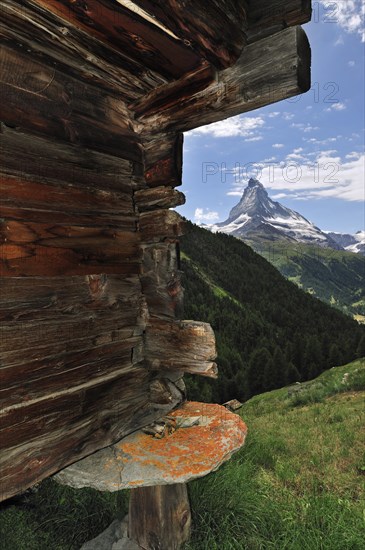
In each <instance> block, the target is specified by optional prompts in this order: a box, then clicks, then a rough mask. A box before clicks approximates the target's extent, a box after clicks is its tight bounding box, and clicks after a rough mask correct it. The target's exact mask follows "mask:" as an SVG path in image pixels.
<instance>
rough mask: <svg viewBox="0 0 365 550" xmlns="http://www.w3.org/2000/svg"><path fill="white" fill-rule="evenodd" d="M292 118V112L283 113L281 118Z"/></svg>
mask: <svg viewBox="0 0 365 550" xmlns="http://www.w3.org/2000/svg"><path fill="white" fill-rule="evenodd" d="M292 118H294V115H293V114H292V113H287V112H285V113H283V119H284V120H291V119H292Z"/></svg>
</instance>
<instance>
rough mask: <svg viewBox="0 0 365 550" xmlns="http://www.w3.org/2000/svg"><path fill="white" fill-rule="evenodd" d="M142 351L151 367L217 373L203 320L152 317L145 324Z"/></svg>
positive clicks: (210, 338)
mask: <svg viewBox="0 0 365 550" xmlns="http://www.w3.org/2000/svg"><path fill="white" fill-rule="evenodd" d="M145 353H146V359H145V360H146V364H147V366H148V367H149V368H151V369H153V370H181V371H183V372H188V373H191V374H200V375H202V376H209V377H211V378H215V377H216V375H217V366H216V364H215V363H214V359H215V358H216V356H217V352H216V347H215V337H214V332H213V330H212V328H211V326H210V325H208V324H207V323H200V322H197V321H175V322H174V321H163V320H158V319H153V320H151V322H150V324H149V325H147V328H146V334H145Z"/></svg>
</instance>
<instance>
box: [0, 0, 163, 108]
mask: <svg viewBox="0 0 365 550" xmlns="http://www.w3.org/2000/svg"><path fill="white" fill-rule="evenodd" d="M0 40H3V41H4V40H7V41H8V40H10V41H16V42H17V43H18V44H21V45H22V46H23V48H26V49H27V50H28V51H31V52H32V58H33V59H38V60H39V61H41V62H44V63H45V64H46V65H50V66H51V67H52V68H53V67H56V68H59V69H60V70H61V72H66V73H69V74H71V75H72V76H74V77H76V78H80V77H81V78H82V79H83V80H85V81H87V82H89V83H90V84H92V83H94V84H97V86H99V87H101V88H104V89H106V90H108V91H109V92H110V91H114V92H118V93H119V94H123V97H124V99H125V101H133V100H136V99H138V98H139V97H141V96H143V95H144V94H146V93H148V92H149V91H151V90H153V89H154V88H155V87H157V86H161V85H162V84H165V83H166V82H167V80H166V79H165V78H163V77H162V76H161V75H160V74H158V73H156V72H155V71H152V70H151V69H150V70H146V67H145V64H144V63H139V62H137V61H136V60H135V59H132V58H131V57H128V56H127V55H125V53H124V51H118V50H117V49H116V48H114V47H110V46H108V45H107V44H105V43H103V42H101V41H100V40H98V39H96V38H94V37H93V36H91V35H90V34H89V33H87V32H85V31H84V30H82V29H80V28H78V27H76V26H74V25H72V24H70V23H69V22H68V21H66V20H65V19H62V18H60V17H58V16H56V15H54V14H53V13H52V12H51V11H50V10H47V9H46V6H44V7H42V6H41V5H37V4H35V3H34V2H32V1H31V0H22V2H21V6H20V5H19V2H18V1H17V0H3V1H2V4H1V21H0Z"/></svg>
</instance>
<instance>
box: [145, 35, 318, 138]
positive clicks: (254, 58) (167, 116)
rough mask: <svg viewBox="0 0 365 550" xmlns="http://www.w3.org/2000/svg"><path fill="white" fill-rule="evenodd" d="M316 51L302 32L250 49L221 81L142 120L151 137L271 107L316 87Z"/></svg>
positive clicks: (223, 72)
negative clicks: (312, 77)
mask: <svg viewBox="0 0 365 550" xmlns="http://www.w3.org/2000/svg"><path fill="white" fill-rule="evenodd" d="M310 62H311V55H310V46H309V43H308V39H307V36H306V34H305V32H304V31H303V30H302V29H301V28H300V27H294V28H289V29H286V30H284V31H282V32H280V33H278V34H275V35H273V36H270V37H268V38H264V39H263V40H260V41H259V42H255V43H253V44H250V45H249V46H247V47H246V48H245V49H244V50H243V53H242V55H241V56H240V58H239V60H238V61H237V63H236V64H235V65H234V66H232V67H230V68H229V69H226V70H224V71H221V72H220V73H219V78H218V82H217V83H214V84H212V85H210V86H209V87H208V88H206V89H205V90H204V92H201V93H198V94H195V95H193V96H190V97H189V98H187V99H186V100H182V101H181V102H180V104H179V105H178V106H175V107H172V108H169V107H168V108H166V109H165V110H163V109H161V111H160V112H159V113H157V114H155V115H152V116H146V117H144V116H141V117H140V118H139V120H140V121H141V122H143V123H144V126H145V131H146V132H148V133H149V132H154V131H159V132H161V131H162V130H165V131H168V130H171V129H172V128H174V129H175V130H179V131H186V130H191V129H193V128H196V127H198V126H202V125H204V124H209V123H211V122H216V121H218V120H222V119H223V118H227V117H230V116H234V115H238V114H240V113H244V112H247V111H251V110H253V109H257V108H259V107H263V106H264V105H269V104H271V103H275V102H276V101H280V100H282V99H286V98H289V97H292V96H294V95H297V94H300V93H303V92H305V91H307V90H308V89H309V88H310Z"/></svg>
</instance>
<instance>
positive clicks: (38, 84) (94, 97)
mask: <svg viewBox="0 0 365 550" xmlns="http://www.w3.org/2000/svg"><path fill="white" fill-rule="evenodd" d="M0 52H1V56H0V94H1V98H2V108H1V119H2V121H3V122H5V123H6V124H8V125H10V126H15V127H19V128H21V129H24V130H28V131H31V132H32V133H35V134H37V135H48V136H52V137H53V138H55V139H58V140H61V141H66V142H70V143H73V144H78V145H81V146H83V147H87V148H90V149H95V150H97V151H100V152H102V153H107V154H111V155H114V156H117V157H120V158H125V159H128V160H132V161H136V162H142V147H141V144H140V140H139V138H138V136H137V134H135V132H134V131H133V129H132V126H131V120H130V117H129V113H128V110H127V108H126V106H125V105H124V103H123V101H121V99H120V98H119V97H118V96H117V95H115V96H112V95H110V94H107V93H106V92H105V91H104V90H101V89H100V88H97V87H96V86H91V85H90V84H87V83H85V82H81V81H80V80H77V79H75V78H73V77H71V76H68V75H66V74H64V73H61V72H60V71H59V70H57V69H56V68H55V67H54V68H51V67H49V66H47V65H45V64H44V63H40V62H38V61H34V60H33V59H32V57H31V55H30V54H25V53H24V52H23V51H21V49H19V50H18V51H17V50H15V49H11V48H8V47H5V46H0Z"/></svg>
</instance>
